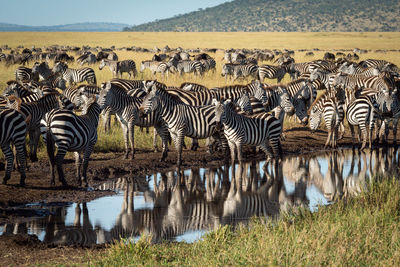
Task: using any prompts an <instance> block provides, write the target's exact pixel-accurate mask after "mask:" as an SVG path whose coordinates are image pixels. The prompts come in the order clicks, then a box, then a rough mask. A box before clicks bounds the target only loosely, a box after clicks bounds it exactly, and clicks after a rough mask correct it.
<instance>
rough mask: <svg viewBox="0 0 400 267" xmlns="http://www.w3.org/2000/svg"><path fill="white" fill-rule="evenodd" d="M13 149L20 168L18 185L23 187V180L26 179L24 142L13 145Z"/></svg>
mask: <svg viewBox="0 0 400 267" xmlns="http://www.w3.org/2000/svg"><path fill="white" fill-rule="evenodd" d="M15 148H16V150H17V152H16V154H17V157H18V159H19V161H20V166H19V173H20V181H19V185H20V186H24V185H25V179H26V174H25V164H26V157H25V152H26V151H25V140H24V141H23V142H21V143H17V144H15Z"/></svg>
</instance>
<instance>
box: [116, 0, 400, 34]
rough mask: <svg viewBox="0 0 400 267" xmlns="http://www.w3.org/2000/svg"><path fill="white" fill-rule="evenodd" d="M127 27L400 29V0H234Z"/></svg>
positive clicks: (190, 28)
mask: <svg viewBox="0 0 400 267" xmlns="http://www.w3.org/2000/svg"><path fill="white" fill-rule="evenodd" d="M124 31H193V32H197V31H198V32H203V31H207V32H214V31H221V32H229V31H268V32H271V31H284V32H288V31H293V32H298V31H345V32H347V31H352V32H353V31H354V32H358V31H382V32H385V31H400V1H398V0H361V1H360V0H234V1H231V2H226V3H224V4H221V5H218V6H215V7H212V8H206V9H204V10H203V9H199V10H198V11H195V12H191V13H187V14H184V15H179V16H175V17H173V18H169V19H163V20H156V21H154V22H150V23H145V24H141V25H137V26H133V27H126V28H124Z"/></svg>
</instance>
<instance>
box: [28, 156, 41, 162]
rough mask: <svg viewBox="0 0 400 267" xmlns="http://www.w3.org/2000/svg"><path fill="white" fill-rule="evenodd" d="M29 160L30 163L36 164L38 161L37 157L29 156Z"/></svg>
mask: <svg viewBox="0 0 400 267" xmlns="http://www.w3.org/2000/svg"><path fill="white" fill-rule="evenodd" d="M29 158H30V160H31V162H38V161H39V159H38V157H37V156H33V155H32V156H30V157H29Z"/></svg>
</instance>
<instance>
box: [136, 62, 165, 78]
mask: <svg viewBox="0 0 400 267" xmlns="http://www.w3.org/2000/svg"><path fill="white" fill-rule="evenodd" d="M145 69H150V71H151V72H152V74H153V76H154V75H155V74H156V73H161V75H162V77H163V78H165V77H167V78H168V73H169V72H170V71H171V69H170V66H169V65H168V64H167V63H165V62H160V61H152V60H146V61H142V63H141V64H140V72H143V71H144V70H145ZM171 72H172V71H171Z"/></svg>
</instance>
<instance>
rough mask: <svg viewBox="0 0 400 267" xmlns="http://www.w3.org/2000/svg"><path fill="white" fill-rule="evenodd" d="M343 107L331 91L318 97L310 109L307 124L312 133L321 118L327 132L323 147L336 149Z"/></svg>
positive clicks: (341, 102)
mask: <svg viewBox="0 0 400 267" xmlns="http://www.w3.org/2000/svg"><path fill="white" fill-rule="evenodd" d="M343 105H344V103H343V101H341V100H340V99H339V98H338V97H337V96H336V92H334V90H332V91H326V92H324V93H323V94H322V95H320V96H319V97H318V98H317V99H316V100H315V101H314V103H313V104H312V105H311V107H310V115H309V123H310V129H311V132H312V133H314V131H315V130H317V128H318V127H319V125H320V122H321V117H322V118H323V119H324V121H325V126H326V128H327V130H328V137H327V139H326V142H325V147H327V146H328V145H330V146H331V147H332V148H336V147H337V140H338V137H337V135H338V130H339V125H340V123H341V122H342V121H343V118H344V109H343Z"/></svg>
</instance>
